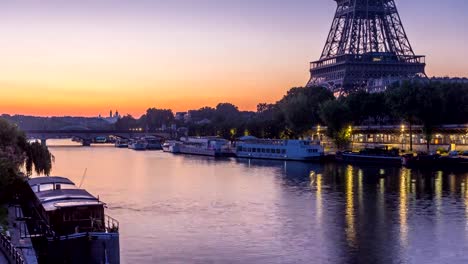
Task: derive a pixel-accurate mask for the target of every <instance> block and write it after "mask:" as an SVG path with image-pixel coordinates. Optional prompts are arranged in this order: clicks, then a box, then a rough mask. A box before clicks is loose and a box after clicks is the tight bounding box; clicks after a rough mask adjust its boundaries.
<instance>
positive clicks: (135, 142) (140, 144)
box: [128, 139, 147, 150]
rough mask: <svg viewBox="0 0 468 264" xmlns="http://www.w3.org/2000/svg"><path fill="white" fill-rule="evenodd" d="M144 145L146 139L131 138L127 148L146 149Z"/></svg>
mask: <svg viewBox="0 0 468 264" xmlns="http://www.w3.org/2000/svg"><path fill="white" fill-rule="evenodd" d="M146 146H147V144H146V141H144V140H142V139H132V140H131V141H130V143H129V144H128V148H129V149H133V150H146Z"/></svg>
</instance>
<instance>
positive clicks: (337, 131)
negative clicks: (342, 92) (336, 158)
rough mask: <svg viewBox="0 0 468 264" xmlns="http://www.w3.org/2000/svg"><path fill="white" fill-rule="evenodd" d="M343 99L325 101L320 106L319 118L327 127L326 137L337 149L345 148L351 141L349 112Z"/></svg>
mask: <svg viewBox="0 0 468 264" xmlns="http://www.w3.org/2000/svg"><path fill="white" fill-rule="evenodd" d="M343 100H344V99H339V100H330V101H326V102H325V103H323V104H322V105H321V106H320V116H321V118H322V120H323V122H324V123H325V125H326V126H327V132H326V133H327V136H329V137H330V138H332V139H333V141H334V143H335V145H336V147H337V148H338V149H344V148H346V147H347V146H348V145H349V143H350V140H351V129H350V128H351V124H352V123H351V111H350V110H349V108H348V106H347V105H346V104H344V103H343Z"/></svg>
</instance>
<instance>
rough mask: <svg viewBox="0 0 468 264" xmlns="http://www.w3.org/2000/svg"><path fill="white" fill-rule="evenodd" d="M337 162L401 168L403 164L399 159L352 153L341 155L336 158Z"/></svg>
mask: <svg viewBox="0 0 468 264" xmlns="http://www.w3.org/2000/svg"><path fill="white" fill-rule="evenodd" d="M337 160H339V161H343V162H349V163H379V164H380V163H382V164H389V165H396V166H401V165H402V162H403V160H402V158H401V157H393V156H377V155H362V154H354V153H342V154H341V155H338V156H337Z"/></svg>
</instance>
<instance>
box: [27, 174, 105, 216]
mask: <svg viewBox="0 0 468 264" xmlns="http://www.w3.org/2000/svg"><path fill="white" fill-rule="evenodd" d="M28 183H29V186H31V187H33V186H35V185H42V184H72V185H75V184H74V183H73V182H72V181H70V180H69V179H67V178H64V177H38V178H33V179H31V180H29V181H28ZM34 194H35V195H36V198H37V200H38V201H39V202H40V203H41V205H42V206H43V207H44V209H45V210H46V211H54V210H57V209H60V208H64V207H78V206H89V205H104V203H103V202H101V201H99V199H98V198H96V197H94V196H93V195H92V194H90V193H89V192H87V191H86V190H83V189H55V187H54V189H52V190H45V191H39V192H34Z"/></svg>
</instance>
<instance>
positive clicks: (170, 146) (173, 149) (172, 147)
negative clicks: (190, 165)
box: [162, 140, 181, 153]
mask: <svg viewBox="0 0 468 264" xmlns="http://www.w3.org/2000/svg"><path fill="white" fill-rule="evenodd" d="M180 144H181V143H180V141H175V140H167V141H165V142H164V144H162V149H163V151H164V152H170V153H179V152H180V149H179V145H180Z"/></svg>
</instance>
